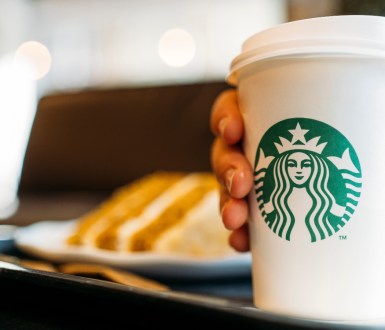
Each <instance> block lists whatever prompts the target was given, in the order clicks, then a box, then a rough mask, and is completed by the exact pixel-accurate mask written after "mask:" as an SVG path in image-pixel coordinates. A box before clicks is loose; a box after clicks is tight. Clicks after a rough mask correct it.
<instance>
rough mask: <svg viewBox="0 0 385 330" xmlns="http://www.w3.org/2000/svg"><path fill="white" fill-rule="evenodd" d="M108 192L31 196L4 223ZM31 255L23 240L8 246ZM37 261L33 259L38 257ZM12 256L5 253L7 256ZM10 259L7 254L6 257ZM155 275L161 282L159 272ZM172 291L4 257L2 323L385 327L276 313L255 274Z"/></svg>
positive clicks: (15, 253) (56, 216)
mask: <svg viewBox="0 0 385 330" xmlns="http://www.w3.org/2000/svg"><path fill="white" fill-rule="evenodd" d="M103 198H105V196H104V195H102V194H94V195H92V194H79V193H66V194H58V195H27V196H23V198H22V199H21V204H20V207H19V210H18V212H16V214H14V215H13V216H12V217H10V218H9V219H6V220H3V221H2V223H4V224H13V225H17V226H26V225H28V224H31V223H34V222H36V221H40V220H60V219H63V220H66V219H69V218H76V217H77V216H79V215H81V214H83V212H86V211H87V210H89V209H91V208H92V207H94V206H95V205H97V204H98V203H99V202H100V201H101V200H103ZM0 252H3V253H4V254H5V256H10V257H13V258H15V260H19V259H23V258H28V259H31V256H29V255H25V254H24V253H23V252H22V251H19V250H18V249H17V248H16V247H15V246H11V247H9V248H8V249H7V250H6V251H0ZM32 259H33V258H32ZM2 260H5V259H2ZM6 261H7V260H6ZM154 280H158V279H156V278H154ZM161 282H162V283H163V284H165V285H167V286H168V288H169V289H170V290H167V291H154V290H150V289H143V288H138V287H133V286H129V285H122V284H118V283H113V282H111V281H107V280H105V279H98V278H91V277H88V276H87V277H86V276H79V275H69V274H62V273H59V272H49V271H44V270H37V269H31V268H25V267H21V268H20V267H19V266H18V265H17V264H15V263H9V262H4V261H1V259H0V292H1V297H2V298H1V299H0V327H1V328H2V329H3V328H4V329H39V330H41V329H43V330H45V329H91V328H92V329H121V328H122V329H123V328H124V329H126V328H128V327H132V326H135V329H141V328H143V329H148V328H151V327H155V326H160V325H166V326H167V328H175V329H177V328H178V329H180V328H183V327H186V326H187V325H188V326H189V327H191V326H197V325H201V324H202V325H205V326H210V325H215V326H216V327H221V326H222V327H225V328H226V329H228V328H230V327H231V326H234V327H236V328H237V329H238V328H242V329H247V328H253V329H257V328H258V329H269V330H270V329H374V328H376V329H377V328H378V329H382V328H384V329H385V326H381V325H373V324H371V325H368V324H354V323H350V324H345V323H333V322H323V321H317V320H304V319H299V318H293V317H287V316H284V315H274V314H272V313H268V312H263V311H261V310H258V309H256V308H255V307H254V306H253V304H252V282H251V276H241V277H236V278H226V279H210V280H203V279H200V280H186V279H183V280H176V279H169V280H168V279H166V278H162V279H161Z"/></svg>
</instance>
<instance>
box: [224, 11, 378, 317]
mask: <svg viewBox="0 0 385 330" xmlns="http://www.w3.org/2000/svg"><path fill="white" fill-rule="evenodd" d="M228 81H229V82H230V83H232V84H234V85H236V86H237V89H238V91H239V98H240V109H241V112H242V116H243V119H244V124H245V137H244V152H245V155H246V157H247V158H248V160H249V161H250V163H251V165H252V167H253V169H254V174H255V181H254V188H253V191H252V193H251V194H250V214H251V215H250V219H249V225H250V235H251V251H252V257H253V290H254V293H253V295H254V304H255V305H256V306H257V307H259V308H261V309H264V310H267V311H271V312H277V313H281V314H285V315H292V316H300V317H309V318H317V319H328V320H363V319H372V318H379V317H385V145H384V144H385V126H384V125H385V18H384V17H375V16H361V15H360V16H355V15H353V16H331V17H319V18H312V19H305V20H300V21H293V22H288V23H284V24H281V25H279V26H276V27H274V28H271V29H268V30H265V31H262V32H259V33H257V34H256V35H254V36H252V37H250V38H249V39H248V40H246V41H245V43H244V44H243V48H242V52H241V54H240V55H239V56H237V57H236V58H235V59H234V60H233V62H232V64H231V70H230V74H229V77H228Z"/></svg>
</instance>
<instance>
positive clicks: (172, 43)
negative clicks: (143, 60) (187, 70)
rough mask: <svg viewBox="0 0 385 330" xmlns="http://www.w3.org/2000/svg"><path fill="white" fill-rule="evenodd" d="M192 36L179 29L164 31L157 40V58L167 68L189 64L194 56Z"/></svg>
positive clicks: (194, 48) (194, 47)
mask: <svg viewBox="0 0 385 330" xmlns="http://www.w3.org/2000/svg"><path fill="white" fill-rule="evenodd" d="M195 50H196V46H195V40H194V38H193V36H192V35H191V34H190V33H189V32H187V31H185V30H183V29H180V28H175V29H171V30H168V31H166V32H165V33H164V34H163V35H162V37H161V38H160V40H159V47H158V51H159V56H160V58H161V59H162V60H163V62H164V63H166V64H167V65H169V66H172V67H183V66H185V65H187V64H188V63H190V62H191V61H192V59H193V58H194V55H195Z"/></svg>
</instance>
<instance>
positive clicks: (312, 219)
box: [254, 118, 362, 242]
mask: <svg viewBox="0 0 385 330" xmlns="http://www.w3.org/2000/svg"><path fill="white" fill-rule="evenodd" d="M254 169H255V173H254V174H255V193H256V200H257V202H258V206H259V209H260V211H261V214H262V216H263V218H264V220H265V222H266V224H267V225H268V226H269V228H270V229H271V230H272V231H273V232H274V233H276V234H277V235H278V236H280V237H282V238H284V239H286V240H288V241H307V242H316V241H319V240H323V239H325V238H327V237H329V236H332V235H333V234H335V233H336V232H338V231H339V230H340V229H341V228H342V227H343V226H345V224H346V223H347V222H348V221H349V220H350V218H351V216H352V215H353V213H354V211H355V209H356V207H357V204H358V201H359V197H360V193H361V185H362V184H361V177H362V175H361V167H360V163H359V160H358V157H357V155H356V153H355V151H354V148H353V146H352V145H351V144H350V143H349V141H348V140H347V139H346V138H345V137H344V136H343V135H342V134H341V133H340V132H339V131H337V130H336V129H334V128H333V127H331V126H329V125H327V124H325V123H323V122H320V121H316V120H313V119H306V118H291V119H287V120H283V121H281V122H278V123H277V124H275V125H274V126H272V127H270V128H269V129H268V131H267V132H266V133H265V134H264V136H263V137H262V140H261V142H260V144H259V147H258V150H257V154H256V159H255V168H254Z"/></svg>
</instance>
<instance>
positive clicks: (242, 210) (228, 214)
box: [221, 198, 249, 230]
mask: <svg viewBox="0 0 385 330" xmlns="http://www.w3.org/2000/svg"><path fill="white" fill-rule="evenodd" d="M221 215H222V221H223V224H224V226H225V227H226V228H227V229H229V230H237V229H239V228H241V227H242V226H244V225H245V223H246V222H247V218H248V216H249V209H248V205H247V202H246V200H245V199H233V198H229V199H228V200H227V201H226V202H225V203H224V204H223V206H222V208H221Z"/></svg>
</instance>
